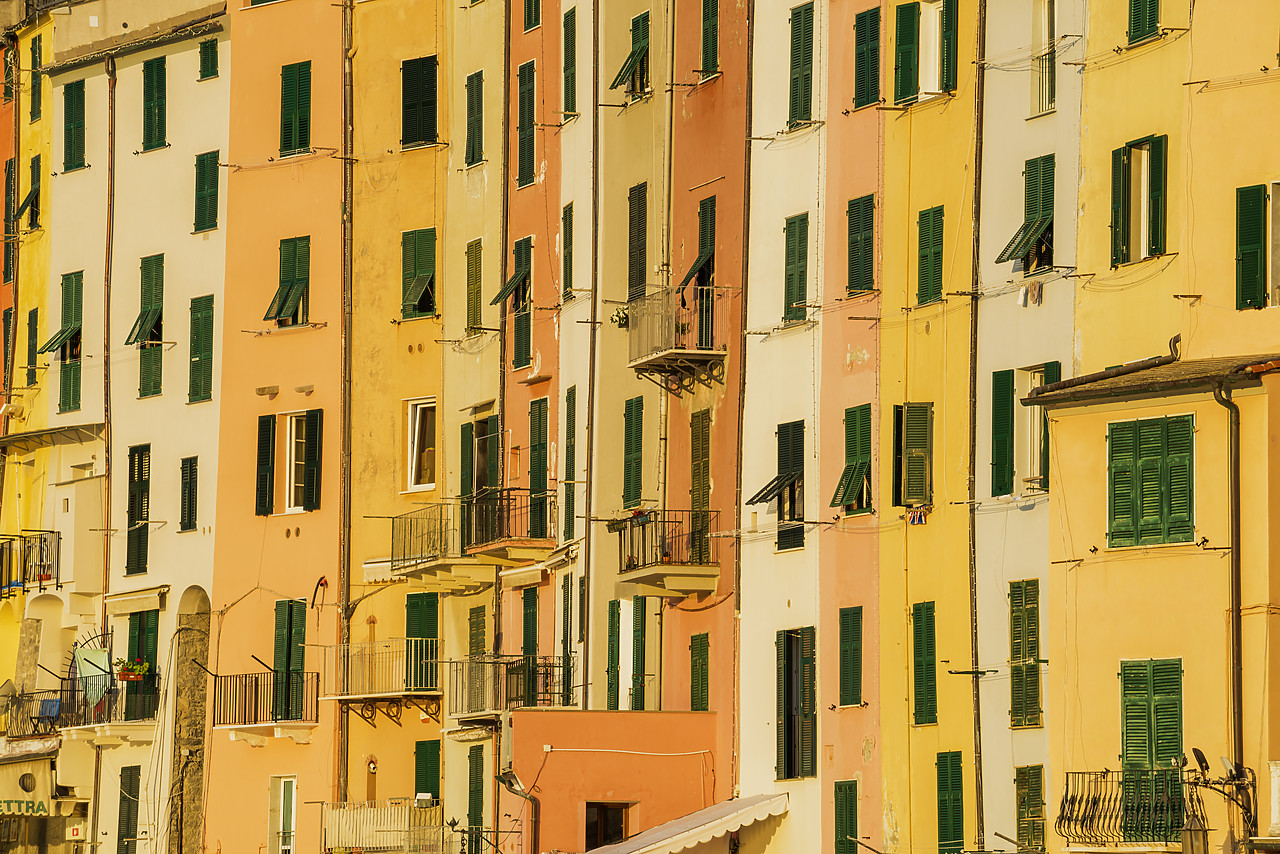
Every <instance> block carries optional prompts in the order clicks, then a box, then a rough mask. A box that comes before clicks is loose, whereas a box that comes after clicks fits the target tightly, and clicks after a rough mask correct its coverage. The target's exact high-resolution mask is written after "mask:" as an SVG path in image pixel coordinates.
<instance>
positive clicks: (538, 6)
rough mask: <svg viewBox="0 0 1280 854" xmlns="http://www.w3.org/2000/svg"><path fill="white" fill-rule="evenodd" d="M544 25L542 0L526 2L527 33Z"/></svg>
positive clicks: (525, 26)
mask: <svg viewBox="0 0 1280 854" xmlns="http://www.w3.org/2000/svg"><path fill="white" fill-rule="evenodd" d="M541 23H542V2H541V0H524V28H525V30H526V31H528V30H532V29H533V28H534V27H536V26H538V25H539V24H541Z"/></svg>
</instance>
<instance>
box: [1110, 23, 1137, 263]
mask: <svg viewBox="0 0 1280 854" xmlns="http://www.w3.org/2000/svg"><path fill="white" fill-rule="evenodd" d="M1130 2H1137V0H1130ZM1129 159H1130V153H1129V149H1128V147H1121V148H1117V149H1115V150H1114V151H1112V152H1111V266H1113V267H1114V266H1115V265H1117V264H1123V263H1125V262H1126V261H1128V260H1129Z"/></svg>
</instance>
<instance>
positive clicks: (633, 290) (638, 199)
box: [627, 184, 648, 300]
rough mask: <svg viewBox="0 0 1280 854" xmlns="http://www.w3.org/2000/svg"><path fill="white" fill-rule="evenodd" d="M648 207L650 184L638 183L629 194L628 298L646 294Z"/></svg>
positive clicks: (631, 298) (636, 297) (638, 297)
mask: <svg viewBox="0 0 1280 854" xmlns="http://www.w3.org/2000/svg"><path fill="white" fill-rule="evenodd" d="M647 209H648V185H647V184H636V185H635V186H634V187H632V188H631V191H630V192H629V193H628V194H627V299H628V300H635V299H640V298H641V297H643V296H644V294H645V267H646V266H647V264H648V261H647V259H646V255H647V252H646V249H647V246H646V245H645V231H646V229H645V225H646V223H645V218H646V215H647Z"/></svg>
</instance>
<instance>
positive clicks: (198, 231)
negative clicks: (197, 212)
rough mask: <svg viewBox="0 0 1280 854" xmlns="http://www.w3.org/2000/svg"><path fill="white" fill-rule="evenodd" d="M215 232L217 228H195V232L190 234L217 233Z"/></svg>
mask: <svg viewBox="0 0 1280 854" xmlns="http://www.w3.org/2000/svg"><path fill="white" fill-rule="evenodd" d="M217 230H218V226H216V225H211V226H209V227H208V228H197V229H196V230H195V231H193V232H191V233H192V234H208V233H209V232H211V231H217Z"/></svg>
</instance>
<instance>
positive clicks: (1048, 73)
mask: <svg viewBox="0 0 1280 854" xmlns="http://www.w3.org/2000/svg"><path fill="white" fill-rule="evenodd" d="M1056 5H1057V2H1056V0H1033V3H1032V5H1031V45H1032V48H1031V49H1032V54H1031V115H1033V116H1038V115H1042V114H1044V113H1048V112H1052V111H1053V108H1054V106H1055V105H1056V102H1057V94H1058V93H1057V88H1058V48H1057V45H1058V35H1057V22H1056V20H1055V18H1056V17H1057V13H1056V10H1055V6H1056Z"/></svg>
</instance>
